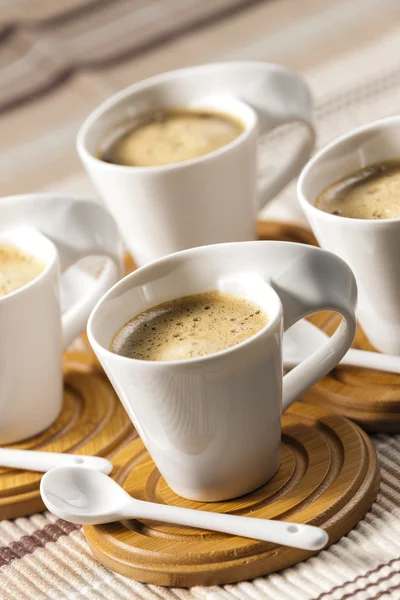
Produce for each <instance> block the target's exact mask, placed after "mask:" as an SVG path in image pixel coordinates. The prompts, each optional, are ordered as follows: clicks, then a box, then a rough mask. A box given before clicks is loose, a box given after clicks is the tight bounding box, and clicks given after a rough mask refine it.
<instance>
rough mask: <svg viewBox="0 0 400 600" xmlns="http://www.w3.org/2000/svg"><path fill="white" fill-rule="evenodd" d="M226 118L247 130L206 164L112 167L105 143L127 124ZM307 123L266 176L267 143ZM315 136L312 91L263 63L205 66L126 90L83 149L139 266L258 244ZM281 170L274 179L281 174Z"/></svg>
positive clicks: (95, 119)
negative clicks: (259, 227)
mask: <svg viewBox="0 0 400 600" xmlns="http://www.w3.org/2000/svg"><path fill="white" fill-rule="evenodd" d="M182 106H183V107H189V108H197V109H208V110H211V111H212V110H216V111H218V112H223V113H225V114H227V115H230V116H232V117H234V119H235V120H237V119H238V120H239V121H241V122H242V123H243V125H244V131H243V133H242V134H241V135H239V136H238V137H237V138H236V139H234V140H233V141H232V142H231V143H229V144H227V145H226V146H223V147H222V148H220V149H218V150H216V151H214V152H210V153H209V154H205V155H203V156H201V157H198V158H194V159H191V160H186V161H184V162H181V163H174V164H168V165H165V166H155V167H132V166H120V165H115V164H110V163H107V162H104V161H103V160H100V159H99V158H98V150H99V145H100V143H101V141H102V140H103V139H104V137H105V136H106V135H107V134H109V132H110V131H112V130H113V128H115V127H117V126H118V125H120V124H121V122H123V121H124V120H126V119H128V118H129V117H131V118H132V117H134V116H135V115H140V114H142V113H146V112H148V111H151V110H154V109H157V108H166V107H182ZM291 121H299V122H302V123H304V124H305V126H306V127H305V136H304V137H303V139H302V140H301V143H300V144H299V146H298V147H297V149H296V148H295V149H294V151H293V153H292V154H290V153H289V154H288V155H287V156H284V157H282V163H283V166H282V169H281V170H280V171H279V172H273V171H272V169H270V171H268V172H264V173H260V178H259V180H258V177H257V168H256V167H257V164H256V163H257V140H258V138H259V136H260V135H262V134H264V133H266V132H268V131H271V130H272V129H273V128H274V127H277V126H279V125H282V124H284V123H288V122H291ZM314 138H315V131H314V125H313V118H312V106H311V96H310V92H309V89H308V87H307V84H306V83H305V81H304V80H303V79H302V78H301V77H300V76H298V75H296V74H294V73H292V72H291V71H289V70H287V69H284V68H283V67H279V66H277V65H272V64H268V63H261V62H259V63H258V62H230V63H221V64H210V65H202V66H197V67H190V68H186V69H181V70H178V71H171V72H169V73H163V74H162V75H157V76H155V77H151V78H150V79H146V80H145V81H142V82H140V83H136V84H134V85H132V86H130V87H128V88H127V89H125V90H122V91H121V92H119V93H118V94H116V95H115V96H113V97H112V98H110V99H109V100H107V101H106V102H104V103H103V104H102V105H101V106H100V107H99V108H97V109H96V110H95V111H94V112H93V113H92V114H91V115H90V116H89V117H88V118H87V120H86V121H85V122H84V124H83V125H82V128H81V130H80V131H79V133H78V138H77V150H78V153H79V155H80V157H81V160H82V161H83V164H84V165H85V167H86V170H87V172H88V174H89V175H90V177H91V179H92V181H93V183H94V185H95V187H96V188H97V190H98V192H99V194H100V195H101V196H102V197H103V199H104V200H105V203H106V205H107V207H108V209H109V210H110V212H111V213H112V215H113V216H114V218H115V220H116V222H117V224H118V226H119V228H120V230H121V232H122V235H123V237H124V240H125V242H126V244H127V246H128V248H129V250H130V251H131V252H132V254H133V256H134V257H135V260H136V262H137V263H138V264H139V265H143V264H146V263H148V262H150V261H152V260H155V259H157V258H160V257H161V256H165V255H166V254H170V253H172V252H176V251H179V250H184V249H186V248H192V247H195V246H202V245H207V244H215V243H218V242H232V241H243V240H253V239H255V236H256V218H257V213H258V211H259V210H260V209H261V208H262V207H263V206H264V205H265V204H266V202H268V201H269V200H271V199H272V198H273V197H274V196H276V194H277V193H278V192H279V191H280V190H281V189H282V188H283V187H284V186H285V185H286V184H287V183H289V181H290V180H291V179H292V178H293V177H294V176H295V175H297V174H298V172H299V171H300V170H301V168H302V166H303V165H304V164H305V163H306V161H307V160H308V158H309V155H310V152H311V150H312V148H313V144H314ZM271 171H272V172H271Z"/></svg>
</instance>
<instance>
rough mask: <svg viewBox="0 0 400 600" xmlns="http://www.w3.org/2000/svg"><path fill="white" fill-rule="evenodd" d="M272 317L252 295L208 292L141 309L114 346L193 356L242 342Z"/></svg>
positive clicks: (160, 355)
mask: <svg viewBox="0 0 400 600" xmlns="http://www.w3.org/2000/svg"><path fill="white" fill-rule="evenodd" d="M204 311H207V313H206V314H207V318H205V313H204ZM267 322H268V317H267V315H266V313H265V312H264V311H262V310H261V309H260V308H259V307H258V305H257V304H255V303H254V302H252V301H250V300H248V299H247V298H243V297H241V296H233V295H230V294H222V293H221V292H207V293H204V294H196V295H193V296H187V297H185V298H179V299H177V300H173V301H171V302H167V303H165V304H160V305H158V306H155V307H153V308H151V309H149V310H147V311H145V312H143V313H141V314H140V315H137V316H136V317H134V318H133V319H132V320H130V321H129V322H128V323H127V324H126V325H124V327H123V328H122V329H121V330H120V331H119V332H118V333H117V335H116V336H115V338H114V340H113V342H112V344H111V350H112V351H113V352H115V353H117V354H120V355H122V356H127V357H130V358H137V359H141V360H157V361H166V360H187V359H190V358H197V357H200V356H206V355H207V354H212V353H214V352H218V351H220V350H223V349H224V348H229V347H230V346H234V345H236V344H239V343H240V342H242V341H244V340H246V339H247V338H249V337H251V336H252V335H254V334H255V333H257V331H259V330H260V329H262V328H263V327H264V326H265V325H266V324H267Z"/></svg>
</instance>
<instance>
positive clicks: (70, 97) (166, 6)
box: [0, 0, 400, 600]
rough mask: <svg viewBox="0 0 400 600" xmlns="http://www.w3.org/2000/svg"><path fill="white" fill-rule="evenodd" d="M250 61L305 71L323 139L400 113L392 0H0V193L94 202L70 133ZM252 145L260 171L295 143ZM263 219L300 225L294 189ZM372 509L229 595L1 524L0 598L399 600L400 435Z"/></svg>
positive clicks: (61, 529) (68, 532) (24, 525)
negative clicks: (134, 91)
mask: <svg viewBox="0 0 400 600" xmlns="http://www.w3.org/2000/svg"><path fill="white" fill-rule="evenodd" d="M233 59H257V60H269V61H272V62H280V63H282V64H285V65H287V66H289V67H292V68H295V69H297V70H299V71H300V72H302V73H303V74H304V75H305V76H306V78H307V80H308V81H309V83H310V85H311V87H312V90H313V92H314V95H315V108H316V117H317V126H318V132H319V141H318V145H319V146H321V145H324V144H325V143H327V142H328V141H329V140H331V139H332V138H334V137H335V136H337V135H339V134H340V133H342V132H345V131H347V130H349V129H351V128H353V127H356V126H357V125H359V124H362V123H365V122H368V121H370V120H372V119H376V118H379V117H383V116H386V115H392V114H396V113H398V112H399V107H400V2H398V0H336V1H335V2H332V1H331V0H202V2H199V1H198V0H108V1H107V0H105V1H103V0H57V2H54V0H0V69H1V70H0V82H1V84H2V85H1V86H0V131H1V135H0V147H1V160H0V185H1V193H2V195H5V194H13V193H24V192H28V191H29V192H30V191H42V190H46V191H57V192H66V193H75V194H82V195H85V196H93V195H94V191H93V188H92V187H91V184H90V182H89V181H88V179H87V177H86V175H85V174H84V172H83V169H82V167H81V165H80V163H79V161H78V159H77V157H76V154H75V150H74V138H75V135H76V131H77V129H78V128H79V125H80V123H81V122H82V120H83V119H84V117H85V116H86V114H87V113H88V112H89V111H90V110H92V108H94V107H95V106H96V105H97V104H98V103H99V102H100V101H101V100H102V99H104V98H106V97H107V96H109V95H110V94H112V93H113V92H114V91H115V90H117V89H119V88H121V87H124V86H126V85H128V84H130V83H132V82H134V81H137V80H139V79H141V78H143V77H147V76H149V75H152V74H154V73H157V72H161V71H164V70H167V69H171V68H176V67H179V66H185V65H190V64H196V63H200V62H205V61H217V60H233ZM291 143H292V139H291V137H290V134H287V135H275V136H271V138H267V139H266V140H264V142H263V144H262V157H261V163H262V164H263V163H271V164H272V165H274V164H275V162H277V161H278V160H279V159H280V158H282V157H283V156H284V155H285V152H287V151H289V150H290V147H291ZM263 216H266V217H273V218H278V219H284V220H291V221H296V222H304V221H303V217H302V215H301V213H300V211H299V208H298V206H297V201H296V197H295V190H294V184H292V185H290V186H289V187H288V188H287V189H286V190H285V191H284V192H283V193H282V194H281V196H280V198H278V199H277V200H276V201H275V202H274V203H273V204H272V205H271V206H270V207H269V208H267V209H266V210H265V212H264V213H263ZM373 440H374V443H375V445H376V448H377V451H378V455H379V460H380V464H381V468H382V485H381V490H380V494H379V496H378V499H377V502H376V503H375V504H374V506H373V507H372V509H371V511H370V512H369V513H368V515H367V516H366V517H365V519H363V521H362V522H361V523H359V525H358V526H357V527H356V528H355V529H354V530H353V531H351V532H350V534H349V535H348V536H346V537H345V538H343V539H342V540H341V541H340V542H339V543H337V544H335V545H334V546H333V547H331V548H330V549H329V550H327V551H324V552H321V553H320V554H319V555H318V556H316V557H314V558H312V559H309V560H308V561H306V562H304V563H301V564H299V565H297V566H295V567H293V568H290V569H287V570H285V571H283V572H281V573H277V574H274V575H271V576H269V577H268V578H260V579H257V580H255V581H252V582H243V583H240V584H236V585H227V586H223V587H218V586H215V587H211V588H210V587H209V588H205V587H197V588H193V589H191V590H186V589H166V588H165V589H164V588H159V587H156V586H146V585H143V584H140V583H137V582H134V581H130V580H128V579H125V578H122V577H120V576H118V575H116V574H114V573H112V572H110V571H108V570H106V569H105V568H103V567H102V566H101V565H100V564H99V563H98V562H97V561H95V559H94V558H93V557H92V555H91V553H90V551H89V550H88V547H87V545H86V543H85V539H84V536H83V534H82V532H81V530H80V529H79V528H77V527H76V526H73V525H70V524H68V523H65V522H62V521H59V520H57V519H56V518H55V517H53V516H52V515H50V514H49V513H43V514H38V515H34V516H33V517H31V518H27V519H17V520H16V521H14V522H9V521H2V522H0V600H44V599H47V598H51V599H54V600H64V599H67V598H68V599H73V600H78V599H81V598H82V599H87V600H89V599H90V600H103V599H104V600H105V599H107V600H120V599H132V598H137V599H143V600H162V599H165V600H178V599H182V600H186V599H187V600H189V599H190V600H194V599H198V600H203V599H211V600H281V599H282V600H286V599H287V600H348V599H354V600H372V599H378V598H382V599H385V600H387V599H388V598H394V599H400V477H399V473H400V436H389V435H379V436H374V438H373Z"/></svg>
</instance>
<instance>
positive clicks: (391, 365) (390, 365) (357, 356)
mask: <svg viewBox="0 0 400 600" xmlns="http://www.w3.org/2000/svg"><path fill="white" fill-rule="evenodd" d="M340 364H341V365H349V366H353V367H364V368H366V369H378V370H379V371H386V372H388V373H400V356H393V355H391V354H380V353H379V352H369V351H366V350H357V348H350V350H348V352H347V354H346V355H345V356H344V357H343V358H342V360H341V361H340Z"/></svg>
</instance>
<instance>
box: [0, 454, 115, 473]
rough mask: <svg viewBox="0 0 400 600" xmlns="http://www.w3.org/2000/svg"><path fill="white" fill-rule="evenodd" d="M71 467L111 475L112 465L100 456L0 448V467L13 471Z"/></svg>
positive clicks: (42, 470)
mask: <svg viewBox="0 0 400 600" xmlns="http://www.w3.org/2000/svg"><path fill="white" fill-rule="evenodd" d="M73 465H77V466H82V467H91V468H92V469H96V471H101V472H102V473H106V474H107V475H108V473H111V469H112V464H111V463H110V461H109V460H107V459H106V458H101V457H100V456H85V455H83V454H63V453H61V452H40V451H36V450H14V448H0V466H2V467H11V468H14V469H27V470H29V471H39V472H41V473H45V472H46V471H50V469H54V468H55V467H71V466H73Z"/></svg>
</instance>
